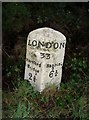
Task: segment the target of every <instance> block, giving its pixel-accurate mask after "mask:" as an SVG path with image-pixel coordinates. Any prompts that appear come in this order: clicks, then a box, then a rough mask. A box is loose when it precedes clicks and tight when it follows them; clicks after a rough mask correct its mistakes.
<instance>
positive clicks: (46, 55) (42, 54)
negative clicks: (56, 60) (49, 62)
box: [40, 53, 50, 59]
mask: <svg viewBox="0 0 89 120" xmlns="http://www.w3.org/2000/svg"><path fill="white" fill-rule="evenodd" d="M40 55H41V58H44V57H45V58H46V59H50V54H49V53H40Z"/></svg>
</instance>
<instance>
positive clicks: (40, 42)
mask: <svg viewBox="0 0 89 120" xmlns="http://www.w3.org/2000/svg"><path fill="white" fill-rule="evenodd" d="M65 45H66V37H65V36H64V35H63V34H62V33H60V32H58V31H56V30H54V29H52V28H48V27H44V28H39V29H36V30H34V31H32V32H30V33H29V35H28V38H27V50H26V65H25V75H24V79H26V80H29V81H30V83H31V84H32V86H33V87H34V88H35V89H36V90H37V91H39V92H42V91H43V90H44V89H45V88H46V86H49V85H50V84H56V85H57V86H58V85H59V84H60V82H61V77H62V66H63V61H64V55H65Z"/></svg>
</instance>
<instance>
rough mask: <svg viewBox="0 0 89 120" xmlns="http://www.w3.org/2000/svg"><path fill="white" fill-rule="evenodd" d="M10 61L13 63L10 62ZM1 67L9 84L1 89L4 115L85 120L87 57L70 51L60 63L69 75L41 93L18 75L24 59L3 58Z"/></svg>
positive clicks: (88, 117) (87, 81)
mask: <svg viewBox="0 0 89 120" xmlns="http://www.w3.org/2000/svg"><path fill="white" fill-rule="evenodd" d="M13 62H14V64H13ZM5 64H6V66H5V68H4V71H5V74H6V78H7V82H8V80H9V79H10V80H11V83H12V84H11V85H10V84H9V83H7V84H8V86H9V87H8V89H4V90H3V115H2V116H3V119H4V118H33V119H35V118H65V119H67V118H71V119H73V120H77V119H79V120H89V115H88V106H89V104H88V87H89V76H88V73H89V70H88V64H87V60H86V59H85V58H84V57H82V56H79V57H78V58H77V55H76V54H74V55H73V57H72V58H71V59H68V61H67V60H66V62H65V63H64V67H65V68H64V69H65V70H64V73H63V75H64V74H66V72H67V71H69V73H70V74H68V78H67V76H65V77H64V76H62V77H64V78H65V80H66V78H67V79H69V80H68V81H67V82H62V83H61V86H60V89H59V90H58V89H57V88H56V87H55V85H53V86H50V87H48V88H46V89H45V90H44V91H43V92H42V93H41V94H40V93H39V92H37V91H35V90H34V88H33V87H32V86H31V84H30V83H29V82H28V81H26V80H23V79H22V75H23V71H24V70H23V68H24V59H22V58H21V57H20V58H19V60H18V62H17V61H16V62H15V61H13V58H11V59H10V58H9V59H6V63H5Z"/></svg>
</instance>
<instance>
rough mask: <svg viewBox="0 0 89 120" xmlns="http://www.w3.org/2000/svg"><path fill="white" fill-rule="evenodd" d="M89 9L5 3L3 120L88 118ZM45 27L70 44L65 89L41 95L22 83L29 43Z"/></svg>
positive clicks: (51, 89) (80, 5)
mask: <svg viewBox="0 0 89 120" xmlns="http://www.w3.org/2000/svg"><path fill="white" fill-rule="evenodd" d="M88 9H89V7H88V4H86V3H55V4H54V3H18V2H17V3H15V2H14V3H3V9H2V12H3V16H2V17H3V26H2V27H3V41H4V42H3V68H2V69H3V118H71V119H74V120H76V119H80V120H88V119H89V115H88V114H87V112H88V102H87V100H88V97H87V94H88V90H87V88H88V87H89V75H88V73H89V69H88V67H89V63H88V59H89V58H88V57H89V56H88V54H89V50H88V47H89V44H88V38H89V34H88V33H89V29H88V27H89V22H88V21H89V14H88V12H89V11H88ZM44 26H49V27H52V28H54V29H56V30H58V31H60V32H62V33H64V34H65V36H66V37H67V45H66V54H65V61H64V65H63V76H62V83H61V86H60V89H59V90H58V89H56V87H55V86H50V87H49V88H46V89H45V90H44V91H43V92H42V94H40V93H39V92H37V91H36V90H34V88H33V87H32V86H31V84H30V83H29V82H28V81H25V80H23V79H24V66H25V48H26V42H25V40H26V37H27V35H28V33H29V32H30V31H32V30H33V29H36V28H38V27H44ZM24 36H25V37H24ZM18 38H19V39H18ZM19 41H20V42H19ZM18 46H19V47H18Z"/></svg>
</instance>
